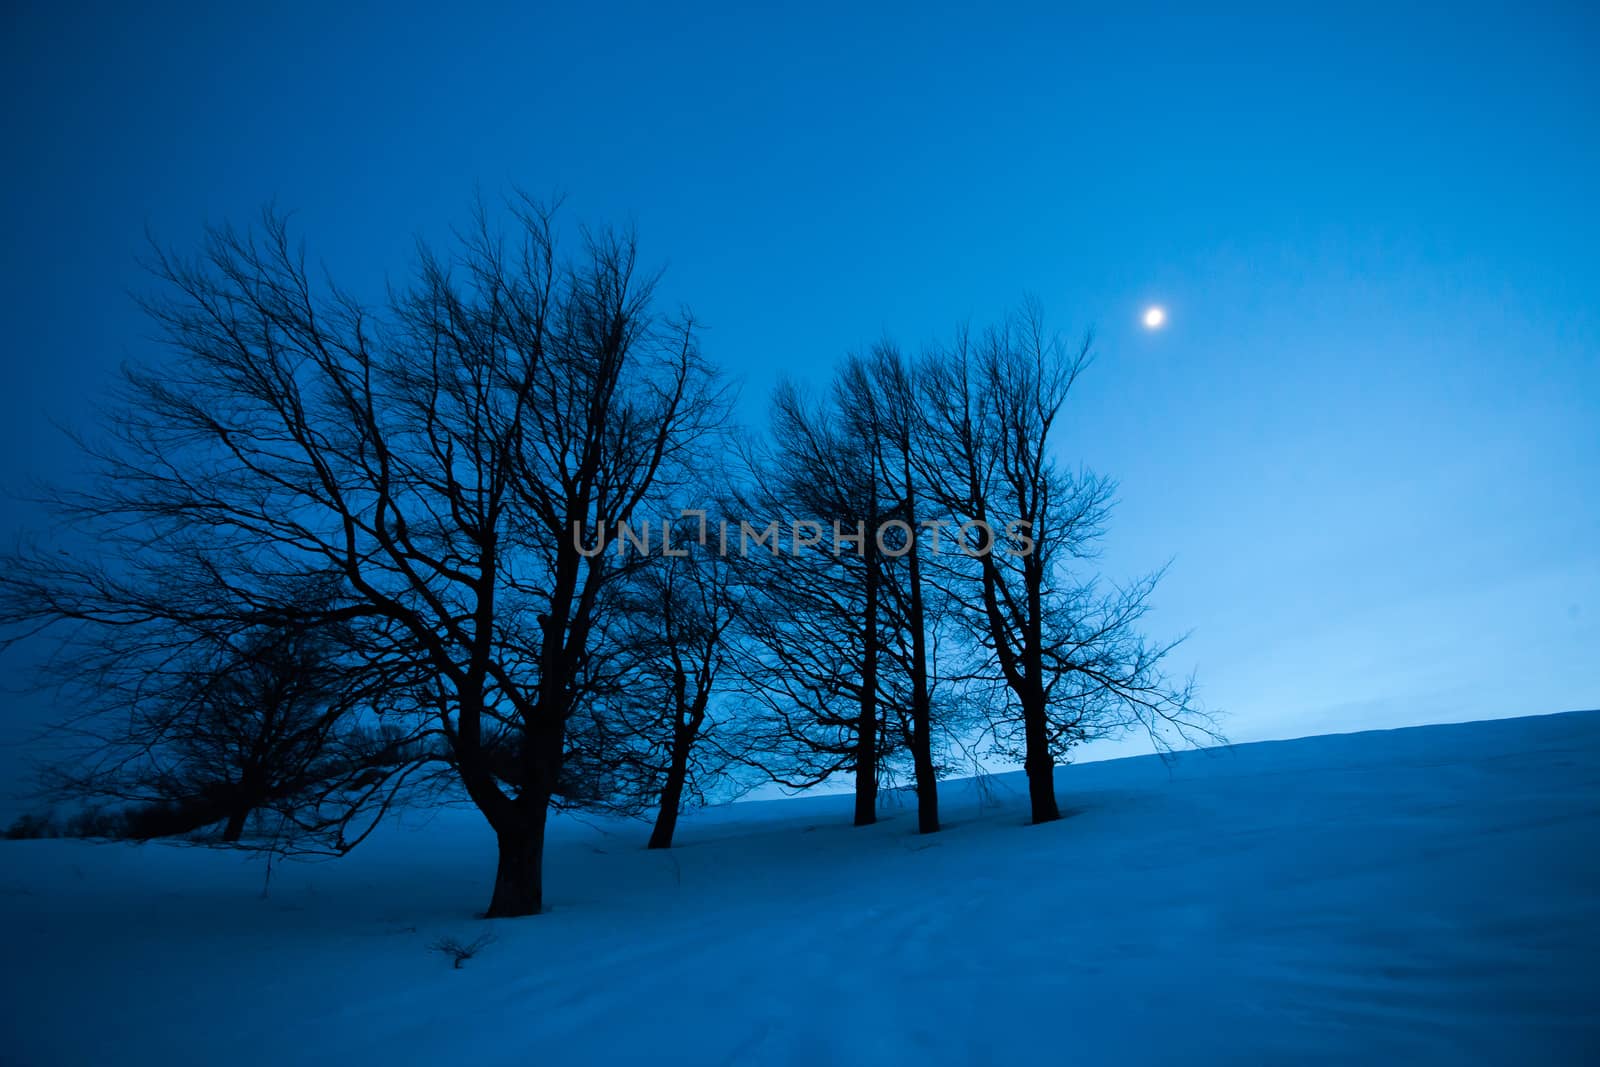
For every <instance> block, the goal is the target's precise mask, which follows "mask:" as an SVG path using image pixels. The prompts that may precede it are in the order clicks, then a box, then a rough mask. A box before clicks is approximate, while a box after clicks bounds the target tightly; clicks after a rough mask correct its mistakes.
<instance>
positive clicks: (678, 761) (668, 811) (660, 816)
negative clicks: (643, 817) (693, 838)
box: [645, 722, 690, 848]
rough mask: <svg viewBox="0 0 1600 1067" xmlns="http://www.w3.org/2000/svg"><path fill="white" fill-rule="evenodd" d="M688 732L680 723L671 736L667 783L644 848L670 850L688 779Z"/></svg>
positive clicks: (663, 788)
mask: <svg viewBox="0 0 1600 1067" xmlns="http://www.w3.org/2000/svg"><path fill="white" fill-rule="evenodd" d="M689 744H690V736H689V731H688V730H686V729H685V728H684V727H683V726H682V725H681V722H680V725H679V726H678V728H677V729H676V730H674V731H673V736H672V763H671V765H670V766H669V767H668V768H667V782H666V785H665V786H663V787H662V790H661V807H660V809H659V810H657V812H656V824H655V827H654V828H653V829H651V831H650V843H649V844H648V845H647V846H645V847H646V848H671V847H672V832H673V831H674V830H675V829H677V826H678V809H679V808H680V807H682V806H683V783H684V781H685V780H686V779H687V778H688V777H689Z"/></svg>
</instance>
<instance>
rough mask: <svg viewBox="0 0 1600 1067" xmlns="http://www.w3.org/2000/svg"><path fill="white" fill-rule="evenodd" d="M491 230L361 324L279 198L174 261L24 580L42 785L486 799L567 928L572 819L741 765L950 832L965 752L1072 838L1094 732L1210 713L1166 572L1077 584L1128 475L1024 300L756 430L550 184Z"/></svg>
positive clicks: (341, 818) (293, 833)
mask: <svg viewBox="0 0 1600 1067" xmlns="http://www.w3.org/2000/svg"><path fill="white" fill-rule="evenodd" d="M508 217H509V220H510V225H509V226H507V227H505V228H504V229H501V228H499V227H497V226H496V224H495V223H494V222H492V220H491V213H490V212H489V211H487V210H480V211H479V212H478V214H477V215H476V216H475V220H476V221H475V225H474V226H473V227H472V228H471V229H469V230H468V231H466V232H465V234H463V235H462V236H461V238H460V239H459V242H458V244H457V246H456V247H455V248H454V249H453V251H452V252H451V254H449V255H448V256H445V255H440V254H435V253H433V252H431V251H427V250H423V251H422V252H421V253H419V256H418V261H417V264H416V270H415V274H414V277H413V278H412V279H411V280H410V281H409V283H408V284H406V285H404V286H402V287H398V288H396V289H393V290H392V291H391V293H390V295H389V297H388V299H387V300H386V301H385V302H383V303H382V304H381V305H377V306H374V305H370V304H368V303H365V302H363V301H361V300H359V299H358V298H357V297H356V296H355V295H353V294H352V293H351V292H349V291H347V290H344V289H341V288H339V287H338V286H336V285H334V284H332V283H331V282H325V281H322V280H320V276H319V274H318V272H316V271H314V270H313V269H311V268H310V267H309V266H308V263H307V261H306V258H305V256H304V253H303V252H302V251H301V250H300V249H299V248H298V247H297V246H296V245H295V243H294V242H293V241H292V240H291V238H290V236H289V233H288V231H287V228H286V226H285V223H284V220H283V218H282V217H281V216H278V215H276V214H272V213H268V214H266V215H264V216H263V219H262V223H261V225H260V226H259V227H257V228H256V229H255V230H253V231H250V232H241V231H237V230H234V229H231V228H219V229H214V230H212V231H210V232H209V235H208V238H207V240H206V243H205V245H204V247H203V248H202V250H201V252H200V254H199V255H198V256H196V257H192V258H186V257H180V256H177V255H173V254H170V253H166V252H158V253H157V255H156V257H155V260H154V263H153V267H154V271H155V274H156V276H157V278H158V279H159V281H160V282H161V283H162V287H161V295H159V296H158V297H156V298H153V299H152V300H150V301H149V302H148V303H147V305H146V307H147V310H148V311H149V313H150V315H151V316H152V318H153V319H154V321H156V322H157V323H158V324H159V325H160V326H161V327H162V329H163V332H164V335H165V337H166V339H167V341H168V342H169V344H170V346H171V349H172V352H171V358H170V359H168V360H166V361H163V362H162V363H161V364H160V365H159V367H157V368H154V369H143V370H141V369H133V370H130V371H128V372H127V373H126V375H125V378H124V380H123V384H122V388H121V391H120V394H119V395H118V397H117V398H116V402H115V403H114V404H113V405H112V406H111V407H110V408H109V409H108V412H107V414H106V417H105V420H104V422H103V425H102V426H101V427H100V428H99V429H100V435H99V436H98V437H96V438H93V439H86V442H85V446H86V447H87V448H88V449H89V452H90V454H91V455H92V457H93V458H94V460H95V462H96V465H97V468H98V471H99V475H100V476H99V477H98V478H97V479H96V480H95V481H94V482H93V484H92V485H89V486H86V487H84V488H82V489H69V490H61V491H57V492H56V493H54V494H53V495H52V497H51V500H50V503H51V504H52V505H53V506H54V508H55V510H56V512H57V513H58V514H59V516H60V517H61V519H62V521H63V526H62V528H63V529H64V530H66V531H69V534H68V535H67V536H71V537H73V538H74V540H72V541H71V542H70V543H68V542H65V541H63V542H59V543H57V542H52V543H49V544H38V545H34V546H31V547H25V548H24V549H22V550H19V551H18V552H16V553H14V554H13V555H12V556H11V557H10V558H9V559H8V560H6V561H5V565H4V568H3V571H0V622H4V623H6V624H8V625H10V626H11V627H12V628H13V631H14V633H26V634H38V633H40V632H41V631H43V632H48V633H52V634H55V635H57V638H58V640H59V645H58V652H57V655H56V656H54V657H53V658H52V660H51V667H50V670H51V671H52V672H53V673H54V675H55V680H56V682H57V683H58V684H59V685H60V686H61V687H62V692H63V694H64V695H67V696H69V699H70V701H71V703H72V705H73V707H74V708H75V709H76V710H75V713H74V715H73V716H72V718H71V720H70V722H69V723H67V724H64V725H69V726H70V727H71V729H72V731H73V734H74V735H75V736H77V737H80V738H82V739H84V740H85V741H86V742H87V744H86V747H85V749H84V752H86V753H87V754H88V755H87V759H84V758H78V759H77V760H76V762H75V763H74V764H73V765H72V767H71V769H70V770H64V771H60V772H59V773H58V778H57V784H58V786H60V787H61V788H63V789H65V790H67V791H69V792H72V793H74V794H75V795H78V796H81V797H107V798H117V799H121V800H125V801H139V802H146V803H159V804H161V805H164V806H165V810H168V811H169V812H171V813H172V819H171V820H170V824H171V826H172V828H173V829H176V830H191V829H194V828H197V827H199V826H202V825H211V824H221V826H222V834H221V836H222V838H223V839H225V840H229V841H238V840H239V839H240V837H241V834H242V831H243V830H244V827H245V824H246V820H247V818H248V817H249V816H250V815H251V814H252V813H255V814H257V815H258V816H259V815H263V814H265V815H271V816H272V817H273V818H272V820H271V821H272V822H273V825H274V826H275V827H276V831H275V836H274V837H273V840H272V847H275V848H284V847H294V848H303V849H321V850H327V851H333V852H342V851H345V850H348V849H349V848H351V847H353V846H354V845H355V844H356V843H358V842H359V841H360V840H362V839H363V838H364V837H365V836H367V834H369V833H370V832H371V831H372V828H373V827H374V826H375V825H377V823H378V822H379V820H380V819H381V818H382V816H383V815H384V813H385V812H387V811H388V810H390V808H391V807H392V806H394V805H395V804H397V803H405V802H430V803H431V802H437V801H439V800H440V799H443V798H447V797H449V796H464V797H465V798H467V799H469V800H470V802H471V803H472V804H473V805H474V806H475V807H476V808H477V809H478V810H479V811H480V812H481V813H482V815H483V817H484V819H485V820H486V821H487V823H488V825H489V827H490V828H491V829H492V831H493V833H494V835H495V837H496V840H497V842H498V850H499V851H498V865H497V870H496V874H495V879H494V887H493V892H492V894H491V898H490V902H489V906H488V909H487V914H488V915H489V916H491V917H500V916H514V915H525V914H532V913H536V912H538V911H539V910H541V907H542V901H543V895H542V894H543V871H542V864H543V851H544V850H543V843H544V834H545V827H546V821H547V818H548V815H549V812H550V810H551V808H552V807H553V806H558V805H563V804H565V805H577V806H588V807H596V808H605V809H611V810H623V811H628V812H633V813H645V812H653V814H654V825H653V830H652V832H651V835H650V838H649V845H650V847H652V848H656V847H667V846H669V845H670V844H671V842H672V837H673V833H674V828H675V825H676V821H677V818H678V814H679V811H680V810H681V809H682V807H683V806H684V805H685V804H686V803H688V802H691V801H693V800H696V799H704V798H707V797H711V796H717V795H730V794H731V793H733V792H736V791H737V790H738V789H740V788H744V787H746V786H748V785H750V784H751V783H752V782H755V781H758V780H762V779H766V780H771V781H775V782H779V783H785V784H788V785H791V786H795V787H804V786H809V785H814V784H817V783H820V782H822V781H824V780H826V779H828V778H830V777H831V776H834V775H838V774H848V775H852V776H853V777H854V781H855V790H856V808H855V820H856V822H857V823H858V824H865V823H870V822H872V821H874V819H875V818H876V812H877V809H878V791H879V789H880V788H881V787H882V786H883V785H884V784H885V783H889V782H895V781H898V780H899V777H900V776H901V775H909V779H910V781H911V782H912V783H913V784H914V786H915V791H916V796H917V808H918V829H919V830H920V831H922V832H924V833H927V832H933V831H936V830H937V829H938V828H939V813H938V782H939V779H940V777H941V776H942V775H943V774H945V773H946V772H947V770H948V769H949V768H950V767H951V766H952V765H953V761H952V760H951V759H949V758H948V754H949V753H950V752H951V751H952V750H953V748H954V747H955V746H960V745H965V744H967V743H968V742H970V740H971V739H972V738H974V737H976V736H980V735H982V736H987V737H989V738H990V739H991V741H992V743H993V744H992V747H993V749H994V750H995V751H996V752H998V753H1000V754H1001V755H1003V756H1006V757H1020V758H1021V759H1022V761H1023V764H1024V766H1025V767H1026V769H1027V773H1028V778H1029V782H1030V794H1031V800H1032V815H1033V819H1034V821H1045V820H1048V819H1053V818H1055V817H1056V815H1057V810H1056V800H1055V792H1054V787H1053V781H1052V774H1053V768H1054V766H1055V764H1056V762H1057V761H1058V760H1059V759H1060V758H1061V757H1062V755H1063V753H1064V752H1065V751H1066V749H1068V748H1069V747H1070V746H1072V745H1073V744H1076V743H1078V742H1080V741H1082V740H1085V739H1088V738H1091V737H1096V736H1101V735H1105V734H1109V733H1113V732H1116V731H1120V730H1124V729H1127V728H1129V727H1131V726H1135V725H1139V724H1142V725H1144V726H1145V727H1147V728H1149V730H1150V731H1151V734H1152V736H1153V737H1156V738H1157V739H1158V740H1159V741H1161V742H1162V743H1166V742H1168V741H1170V740H1173V739H1181V738H1186V737H1188V736H1189V734H1190V731H1191V730H1194V729H1200V730H1204V729H1205V719H1204V717H1203V715H1202V714H1201V713H1200V711H1199V709H1198V708H1197V706H1196V703H1195V701H1194V699H1193V696H1192V690H1191V688H1190V687H1188V686H1185V685H1173V684H1172V683H1170V682H1169V681H1168V679H1167V678H1166V677H1165V675H1164V674H1163V673H1162V670H1161V661H1162V659H1163V657H1164V656H1165V654H1166V653H1167V651H1168V650H1169V648H1170V646H1168V645H1152V644H1149V643H1147V642H1146V640H1145V639H1144V638H1143V637H1142V636H1141V634H1140V632H1139V629H1138V623H1139V621H1140V617H1141V615H1142V613H1143V612H1144V610H1145V606H1146V604H1147V602H1148V596H1149V592H1150V589H1151V588H1152V586H1153V583H1154V578H1150V579H1146V580H1143V581H1140V582H1137V583H1135V584H1133V585H1131V586H1126V587H1117V588H1112V589H1105V588H1102V587H1101V586H1100V585H1099V584H1098V583H1097V581H1096V579H1095V577H1094V573H1093V570H1092V567H1089V566H1087V565H1086V561H1087V560H1088V559H1089V557H1090V550H1091V549H1092V547H1093V545H1094V542H1095V540H1096V539H1097V537H1098V536H1099V535H1100V533H1101V531H1102V530H1103V527H1104V522H1105V519H1106V516H1107V512H1108V509H1109V507H1110V503H1111V493H1112V486H1111V484H1110V483H1109V482H1108V481H1106V480H1105V479H1102V478H1097V477H1094V476H1091V475H1086V474H1082V473H1075V472H1072V471H1070V470H1068V469H1067V468H1065V467H1063V466H1061V465H1059V464H1058V463H1057V461H1056V460H1055V458H1054V446H1055V436H1054V428H1055V426H1056V424H1057V420H1058V417H1059V416H1060V413H1061V410H1062V407H1063V404H1064V403H1065V401H1066V399H1067V396H1068V393H1069V391H1070V389H1071V387H1072V385H1073V383H1074V382H1075V381H1076V380H1077V378H1078V376H1079V374H1080V373H1081V372H1082V370H1083V369H1084V367H1085V366H1086V365H1087V360H1088V351H1087V347H1084V348H1081V349H1079V348H1072V349H1068V348H1063V347H1062V346H1061V345H1060V343H1059V342H1058V341H1057V340H1056V339H1054V338H1053V337H1052V336H1051V335H1049V334H1048V333H1047V332H1046V331H1045V329H1044V327H1043V325H1042V323H1041V322H1040V319H1039V317H1038V315H1037V314H1034V313H1032V312H1031V311H1030V312H1025V313H1024V314H1021V315H1017V316H1014V317H1013V318H1012V319H1010V320H1008V321H1007V322H1006V323H1004V324H1003V325H1001V326H1000V327H997V328H995V329H991V330H989V331H986V332H984V333H982V334H981V335H977V336H970V335H966V334H963V335H961V336H959V337H958V338H957V339H956V341H955V342H954V343H952V344H951V345H948V346H945V347H942V348H938V349H935V350H933V351H930V352H928V353H926V354H924V355H923V356H922V357H920V358H917V359H908V358H906V357H905V356H903V355H902V354H901V353H900V352H899V351H898V350H896V349H895V348H894V347H893V346H891V345H887V344H885V345H880V346H878V347H877V348H876V349H874V350H873V351H872V352H871V353H870V354H868V355H866V356H862V357H852V358H850V359H848V360H846V361H845V362H844V363H843V364H842V365H841V366H840V368H839V369H838V372H837V374H836V375H835V379H834V381H833V384H832V387H831V388H830V389H829V390H827V391H826V392H825V393H823V394H820V395H819V396H817V397H810V396H807V395H806V394H805V393H803V392H802V391H801V390H799V389H798V388H795V387H784V388H782V389H780V390H779V391H778V393H777V394H776V396H775V398H774V403H773V411H772V419H771V428H770V433H768V434H767V435H765V437H764V438H763V439H761V440H759V441H751V440H747V439H740V438H737V437H736V435H735V433H734V431H733V429H732V427H731V423H730V419H731V404H730V395H729V393H728V391H727V389H726V388H725V387H724V386H723V385H722V384H721V383H720V381H719V379H718V376H717V375H716V373H715V371H714V370H713V368H712V367H711V366H710V365H709V364H708V363H707V362H706V361H705V360H704V359H703V358H702V355H701V352H700V347H699V334H698V331H697V328H696V324H695V322H694V320H693V319H692V318H691V317H689V316H688V315H686V314H679V315H666V314H663V313H661V312H660V311H659V310H658V309H657V308H656V306H655V302H654V300H653V296H654V288H655V279H654V277H653V276H650V275H647V274H644V273H642V272H641V271H640V268H639V266H638V263H637V253H636V249H635V245H634V242H633V240H632V238H631V236H627V235H618V234H614V233H608V232H601V233H587V232H586V233H585V234H584V235H583V236H582V237H581V240H580V249H579V251H578V252H577V254H575V255H573V256H570V257H569V256H565V255H563V254H562V252H561V251H560V249H558V242H557V236H556V234H557V227H556V221H555V219H554V218H553V216H552V214H551V213H550V212H549V211H547V210H545V209H544V208H543V207H541V206H540V205H538V204H536V203H534V202H532V201H528V200H525V199H519V200H516V201H515V202H513V203H512V204H511V205H510V206H509V213H508ZM696 512H698V516H697V517H693V516H695V513H696ZM685 515H687V516H691V518H682V517H679V518H673V519H663V516H669V517H670V516H685ZM746 520H751V522H753V523H754V525H755V526H756V527H759V528H760V533H759V534H758V535H757V537H756V544H755V546H754V547H753V548H752V547H751V546H750V544H749V539H748V535H749V534H750V532H751V522H747V521H746ZM730 526H731V527H732V528H733V529H734V530H735V531H736V534H735V535H734V536H733V537H732V538H730V536H729V534H728V530H729V528H730ZM641 533H642V534H643V537H644V538H649V537H652V536H653V537H654V539H655V544H654V545H653V546H648V547H647V546H646V545H645V544H643V543H641Z"/></svg>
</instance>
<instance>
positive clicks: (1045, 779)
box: [1022, 695, 1061, 823]
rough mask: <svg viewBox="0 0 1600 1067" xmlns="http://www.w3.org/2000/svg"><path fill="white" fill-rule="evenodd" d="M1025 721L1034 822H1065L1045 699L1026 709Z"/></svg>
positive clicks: (1030, 796)
mask: <svg viewBox="0 0 1600 1067" xmlns="http://www.w3.org/2000/svg"><path fill="white" fill-rule="evenodd" d="M1022 717H1023V741H1024V744H1025V746H1026V754H1025V758H1024V761H1023V766H1024V768H1026V770H1027V772H1028V802H1029V804H1030V806H1031V807H1032V809H1033V821H1034V822H1035V823H1041V822H1054V821H1055V820H1056V819H1059V818H1061V810H1060V809H1059V808H1058V807H1057V806H1056V761H1055V759H1054V758H1053V757H1052V756H1051V755H1050V739H1049V734H1048V733H1047V731H1046V726H1045V706H1044V698H1043V696H1042V695H1041V696H1040V697H1038V698H1037V700H1036V701H1029V702H1028V704H1025V705H1024V706H1023V709H1022Z"/></svg>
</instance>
